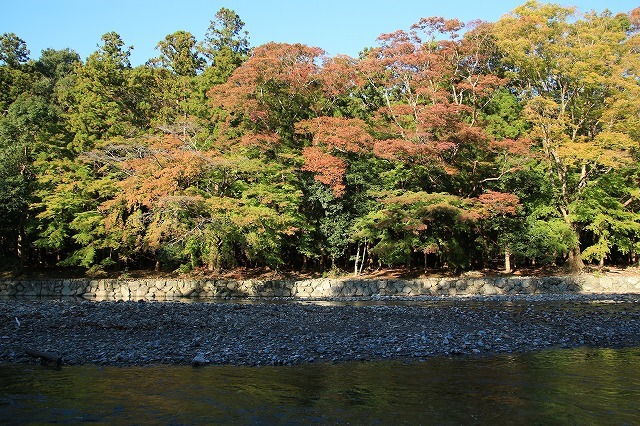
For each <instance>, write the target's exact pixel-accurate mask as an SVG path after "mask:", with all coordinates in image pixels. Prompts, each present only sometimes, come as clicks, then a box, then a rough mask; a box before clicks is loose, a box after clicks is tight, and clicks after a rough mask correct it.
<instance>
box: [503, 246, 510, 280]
mask: <svg viewBox="0 0 640 426" xmlns="http://www.w3.org/2000/svg"><path fill="white" fill-rule="evenodd" d="M504 272H506V273H507V274H510V273H511V251H510V250H509V247H505V249H504Z"/></svg>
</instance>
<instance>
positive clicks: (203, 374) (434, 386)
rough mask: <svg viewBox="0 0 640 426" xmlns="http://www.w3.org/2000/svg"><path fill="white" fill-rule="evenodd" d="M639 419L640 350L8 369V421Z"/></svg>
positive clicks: (4, 404) (2, 409)
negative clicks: (239, 364) (328, 361)
mask: <svg viewBox="0 0 640 426" xmlns="http://www.w3.org/2000/svg"><path fill="white" fill-rule="evenodd" d="M49 422H51V423H53V422H55V423H59V422H65V423H67V422H72V423H73V422H91V423H92V424H140V423H161V424H211V423H215V424H220V423H232V422H233V423H241V424H246V423H249V424H275V423H277V424H309V423H323V424H324V423H351V424H434V423H437V424H640V348H635V349H617V350H614V349H597V350H596V349H573V350H553V351H545V352H540V353H533V354H521V355H501V356H494V357H486V358H432V359H428V360H427V361H424V362H416V363H410V364H403V363H400V362H368V363H348V364H340V365H330V364H311V365H302V366H292V367H233V366H209V367H205V368H197V369H194V368H191V367H184V366H148V367H103V368H100V367H95V366H76V367H63V368H62V369H60V370H54V369H48V368H45V367H41V366H36V365H6V364H5V365H0V423H2V424H25V423H49Z"/></svg>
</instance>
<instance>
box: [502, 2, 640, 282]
mask: <svg viewBox="0 0 640 426" xmlns="http://www.w3.org/2000/svg"><path fill="white" fill-rule="evenodd" d="M494 28H495V34H496V39H497V44H498V46H499V47H500V48H501V49H502V52H503V54H504V62H505V64H506V65H508V66H509V67H510V70H511V71H510V74H509V76H510V77H511V78H512V87H513V88H514V89H516V90H517V91H518V96H519V97H520V98H521V99H523V101H525V102H526V106H525V113H526V115H527V118H528V120H529V122H530V123H531V125H532V131H531V136H532V137H533V138H534V140H535V141H536V142H537V143H538V144H539V145H538V149H539V150H540V153H541V156H542V158H543V161H544V164H545V165H546V170H547V176H548V179H549V182H550V183H551V184H552V187H553V189H554V201H553V202H554V205H555V206H556V208H557V209H558V211H559V212H560V213H561V215H562V217H563V219H564V220H565V222H566V223H567V224H568V225H569V226H570V227H571V228H572V229H573V230H574V232H575V238H574V239H573V240H574V242H575V245H574V247H572V248H571V250H570V252H569V264H570V266H571V267H572V268H573V269H580V268H581V267H582V265H583V262H582V257H581V251H580V244H579V242H580V235H581V231H582V229H583V228H584V226H588V223H581V222H580V221H579V220H578V217H577V216H576V215H575V211H576V208H578V206H580V204H581V203H582V202H583V200H584V196H585V195H584V191H585V189H586V188H587V186H589V185H592V184H593V185H597V182H598V181H599V180H600V179H602V178H603V176H605V175H607V174H608V173H610V172H611V171H612V170H614V169H615V168H616V167H619V166H622V165H624V164H628V163H629V161H630V160H631V156H630V150H631V149H632V148H633V147H635V146H636V145H637V141H634V140H633V139H632V137H630V135H629V134H628V133H626V132H625V131H624V130H623V129H620V128H619V127H618V126H617V124H619V123H618V120H617V119H616V113H615V111H618V106H619V104H620V103H621V102H622V100H623V99H628V98H629V96H634V97H635V96H636V94H635V93H633V92H630V91H629V90H627V89H628V88H629V87H631V86H637V84H634V83H633V82H632V81H631V80H634V79H635V78H636V76H637V75H638V73H637V69H636V68H637V64H638V63H640V61H638V59H639V58H638V52H637V51H636V50H634V49H632V48H631V46H630V45H629V44H627V43H626V42H627V40H628V38H629V31H631V26H630V20H629V17H628V16H627V15H624V14H620V15H616V16H613V15H612V14H611V13H610V12H608V11H605V12H603V13H602V14H600V15H598V14H595V13H589V14H586V15H585V16H584V17H582V18H581V19H580V18H579V19H575V18H574V9H571V8H564V7H561V6H558V5H554V4H540V3H537V2H535V1H529V2H527V3H526V4H524V5H523V6H520V7H518V8H516V9H515V10H514V11H513V12H512V13H511V14H509V15H507V16H505V17H503V18H502V19H501V20H500V21H499V22H498V23H497V24H496V25H495V27H494ZM629 57H634V58H636V59H634V60H633V63H635V65H634V66H630V64H631V62H629ZM635 91H637V90H635Z"/></svg>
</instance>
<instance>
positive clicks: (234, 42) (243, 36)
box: [199, 7, 249, 76]
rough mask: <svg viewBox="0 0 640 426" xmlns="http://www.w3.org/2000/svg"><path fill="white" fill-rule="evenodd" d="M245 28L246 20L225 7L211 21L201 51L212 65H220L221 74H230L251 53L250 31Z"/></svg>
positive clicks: (201, 44)
mask: <svg viewBox="0 0 640 426" xmlns="http://www.w3.org/2000/svg"><path fill="white" fill-rule="evenodd" d="M243 28H244V22H242V20H241V19H240V17H239V16H238V14H237V13H236V12H234V11H233V10H231V9H227V8H224V7H223V8H221V9H220V10H219V11H218V12H217V13H216V18H215V20H212V21H211V22H210V24H209V29H208V30H207V33H206V35H205V39H204V41H203V42H202V43H200V46H199V47H200V51H201V52H202V53H203V54H204V55H205V57H206V58H207V59H208V60H209V64H210V65H214V66H216V67H218V71H219V72H220V74H221V75H226V76H229V75H230V74H231V72H232V71H233V69H235V68H237V67H238V66H240V64H242V62H244V60H245V59H246V57H247V55H248V54H249V33H248V32H247V31H243ZM229 67H231V68H229Z"/></svg>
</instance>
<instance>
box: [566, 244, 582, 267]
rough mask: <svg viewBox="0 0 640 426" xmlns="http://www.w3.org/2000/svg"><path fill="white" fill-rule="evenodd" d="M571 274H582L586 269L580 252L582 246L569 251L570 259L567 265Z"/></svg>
mask: <svg viewBox="0 0 640 426" xmlns="http://www.w3.org/2000/svg"><path fill="white" fill-rule="evenodd" d="M566 266H567V268H568V269H569V271H570V272H580V271H582V270H583V269H584V262H583V261H582V254H581V252H580V246H579V245H577V246H575V247H574V248H573V249H571V250H570V251H569V258H568V259H567V263H566Z"/></svg>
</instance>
